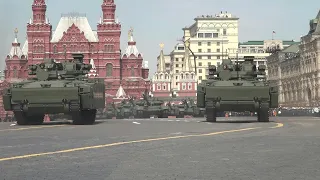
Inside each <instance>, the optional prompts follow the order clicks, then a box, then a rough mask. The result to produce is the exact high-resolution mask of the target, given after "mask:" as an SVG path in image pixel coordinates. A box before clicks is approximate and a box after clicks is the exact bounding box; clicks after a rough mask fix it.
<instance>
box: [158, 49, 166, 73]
mask: <svg viewBox="0 0 320 180" xmlns="http://www.w3.org/2000/svg"><path fill="white" fill-rule="evenodd" d="M159 46H160V48H161V51H160V56H159V64H158V72H165V71H166V69H165V67H166V66H165V63H166V62H165V58H164V53H163V47H164V44H163V43H161V44H159Z"/></svg>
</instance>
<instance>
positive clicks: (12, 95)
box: [3, 54, 105, 125]
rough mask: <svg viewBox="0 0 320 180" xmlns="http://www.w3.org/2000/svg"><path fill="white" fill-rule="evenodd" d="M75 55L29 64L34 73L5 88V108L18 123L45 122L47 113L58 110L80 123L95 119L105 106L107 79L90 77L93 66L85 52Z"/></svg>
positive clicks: (56, 112) (75, 122)
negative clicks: (70, 57) (85, 59)
mask: <svg viewBox="0 0 320 180" xmlns="http://www.w3.org/2000/svg"><path fill="white" fill-rule="evenodd" d="M73 58H74V59H73V60H70V61H66V62H62V63H57V62H55V61H54V60H53V59H45V60H44V62H43V63H40V64H34V65H29V70H30V72H29V75H32V76H34V75H35V77H33V78H30V79H28V80H25V81H22V82H18V83H13V84H11V87H10V88H8V89H6V90H5V94H4V95H3V104H4V109H5V110H6V111H13V112H14V115H15V117H16V120H17V124H18V125H28V124H42V123H43V119H44V115H45V114H58V113H64V114H68V115H70V116H71V117H72V120H73V123H74V124H77V125H89V124H93V123H94V122H95V118H96V113H97V109H99V108H104V107H105V85H104V81H103V79H88V77H87V76H86V75H87V74H88V72H89V71H90V69H91V68H92V67H91V65H90V64H85V63H83V55H82V54H73Z"/></svg>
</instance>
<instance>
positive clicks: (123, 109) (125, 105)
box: [116, 100, 133, 119]
mask: <svg viewBox="0 0 320 180" xmlns="http://www.w3.org/2000/svg"><path fill="white" fill-rule="evenodd" d="M131 116H133V105H132V104H131V103H130V101H128V100H122V101H121V104H120V105H119V106H118V107H117V116H116V118H117V119H128V118H130V117H131Z"/></svg>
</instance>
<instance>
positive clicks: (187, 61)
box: [182, 40, 191, 72]
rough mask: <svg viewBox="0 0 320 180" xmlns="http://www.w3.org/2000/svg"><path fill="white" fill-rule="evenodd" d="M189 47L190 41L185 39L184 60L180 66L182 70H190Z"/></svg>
mask: <svg viewBox="0 0 320 180" xmlns="http://www.w3.org/2000/svg"><path fill="white" fill-rule="evenodd" d="M189 47H190V41H189V40H187V41H185V42H184V49H185V53H184V61H183V67H182V71H183V72H190V70H191V61H190V50H189Z"/></svg>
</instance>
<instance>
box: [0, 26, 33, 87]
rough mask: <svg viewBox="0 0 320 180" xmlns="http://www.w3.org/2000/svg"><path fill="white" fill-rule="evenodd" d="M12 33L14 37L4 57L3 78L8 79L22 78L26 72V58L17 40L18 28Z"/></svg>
mask: <svg viewBox="0 0 320 180" xmlns="http://www.w3.org/2000/svg"><path fill="white" fill-rule="evenodd" d="M14 33H15V38H14V40H13V42H12V47H11V50H10V53H9V54H8V55H7V58H6V69H5V79H7V80H9V81H15V80H18V79H22V78H23V77H25V75H26V74H27V73H28V72H27V69H26V63H27V58H26V55H24V54H23V52H22V49H21V47H20V43H19V41H18V29H15V31H14Z"/></svg>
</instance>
